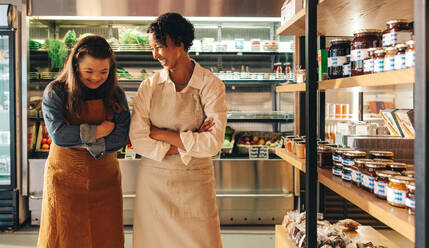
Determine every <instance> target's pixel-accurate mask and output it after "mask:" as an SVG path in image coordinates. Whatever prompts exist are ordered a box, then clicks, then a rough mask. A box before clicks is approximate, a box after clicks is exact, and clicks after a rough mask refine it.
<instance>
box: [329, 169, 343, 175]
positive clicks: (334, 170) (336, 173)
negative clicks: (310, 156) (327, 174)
mask: <svg viewBox="0 0 429 248" xmlns="http://www.w3.org/2000/svg"><path fill="white" fill-rule="evenodd" d="M332 174H334V175H336V176H341V175H342V174H343V172H342V170H339V169H334V168H332Z"/></svg>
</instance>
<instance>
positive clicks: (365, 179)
mask: <svg viewBox="0 0 429 248" xmlns="http://www.w3.org/2000/svg"><path fill="white" fill-rule="evenodd" d="M374 182H375V178H374V177H370V176H368V175H365V174H362V185H363V186H364V187H366V188H368V189H370V190H374Z"/></svg>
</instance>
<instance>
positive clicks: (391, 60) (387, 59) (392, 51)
mask: <svg viewBox="0 0 429 248" xmlns="http://www.w3.org/2000/svg"><path fill="white" fill-rule="evenodd" d="M385 51H386V55H385V56H384V71H393V70H394V69H395V56H396V47H394V46H392V47H386V48H385Z"/></svg>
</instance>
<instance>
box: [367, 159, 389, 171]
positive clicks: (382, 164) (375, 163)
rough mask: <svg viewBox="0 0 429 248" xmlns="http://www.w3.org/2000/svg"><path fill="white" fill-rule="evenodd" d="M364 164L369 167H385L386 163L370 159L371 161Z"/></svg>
mask: <svg viewBox="0 0 429 248" xmlns="http://www.w3.org/2000/svg"><path fill="white" fill-rule="evenodd" d="M365 166H366V167H369V168H376V169H380V168H386V163H383V162H376V161H372V162H366V163H365Z"/></svg>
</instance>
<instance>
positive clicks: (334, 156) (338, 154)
mask: <svg viewBox="0 0 429 248" xmlns="http://www.w3.org/2000/svg"><path fill="white" fill-rule="evenodd" d="M346 151H353V148H336V149H334V152H333V153H332V160H333V161H334V162H338V163H341V162H342V158H341V156H342V153H343V152H346Z"/></svg>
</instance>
